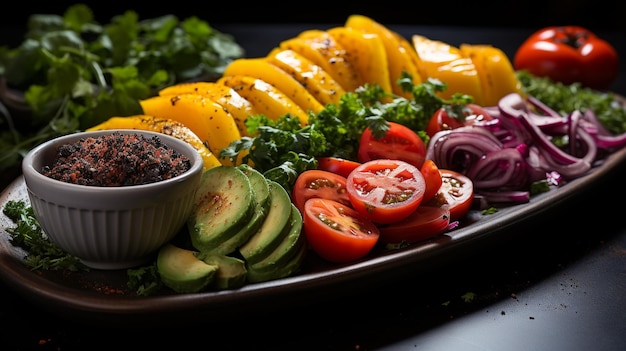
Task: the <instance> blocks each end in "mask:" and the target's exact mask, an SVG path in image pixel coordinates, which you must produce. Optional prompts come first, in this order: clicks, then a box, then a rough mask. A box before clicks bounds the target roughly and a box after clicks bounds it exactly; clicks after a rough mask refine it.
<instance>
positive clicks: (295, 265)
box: [248, 244, 308, 283]
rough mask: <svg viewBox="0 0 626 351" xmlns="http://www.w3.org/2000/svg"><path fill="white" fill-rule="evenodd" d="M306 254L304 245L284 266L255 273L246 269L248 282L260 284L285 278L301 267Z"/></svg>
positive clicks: (253, 270) (306, 247)
mask: <svg viewBox="0 0 626 351" xmlns="http://www.w3.org/2000/svg"><path fill="white" fill-rule="evenodd" d="M307 252H308V246H307V245H306V244H305V245H301V246H300V247H299V249H298V251H297V252H296V255H295V256H293V257H292V258H291V259H290V260H289V261H288V262H287V263H285V264H284V265H281V266H277V267H275V268H276V269H270V270H267V271H257V270H255V269H254V268H253V267H248V282H249V283H260V282H265V281H268V280H275V279H280V278H285V277H288V276H290V275H292V274H294V273H296V272H298V271H299V270H300V267H301V266H302V262H304V258H305V257H306V254H307Z"/></svg>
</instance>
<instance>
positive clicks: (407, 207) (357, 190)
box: [346, 159, 426, 223]
mask: <svg viewBox="0 0 626 351" xmlns="http://www.w3.org/2000/svg"><path fill="white" fill-rule="evenodd" d="M346 189H347V190H348V196H349V198H350V202H351V203H352V207H353V208H354V209H355V210H357V211H358V212H360V213H361V214H363V215H364V216H366V217H368V218H369V219H370V220H372V222H374V223H393V222H397V221H400V220H402V219H404V218H406V217H408V216H409V215H410V214H411V213H412V212H413V211H415V210H416V209H417V207H418V206H419V205H420V203H421V202H422V199H423V198H424V191H425V190H426V182H425V181H424V176H423V175H422V173H421V172H420V170H419V168H417V167H415V166H413V165H412V164H410V163H407V162H404V161H401V160H391V159H380V160H372V161H368V162H365V163H363V164H362V165H360V166H359V167H357V168H356V169H355V170H354V171H352V173H350V175H349V176H348V179H347V183H346Z"/></svg>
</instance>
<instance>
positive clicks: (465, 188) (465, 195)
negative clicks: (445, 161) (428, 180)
mask: <svg viewBox="0 0 626 351" xmlns="http://www.w3.org/2000/svg"><path fill="white" fill-rule="evenodd" d="M439 172H440V173H441V179H442V181H443V182H442V184H441V188H440V189H439V192H438V193H437V195H436V196H435V197H434V198H432V199H431V200H430V201H429V202H428V205H432V206H441V205H443V204H448V205H449V206H450V219H451V220H458V219H461V218H462V217H463V216H465V214H467V212H469V210H470V208H472V202H473V201H474V183H472V180H471V179H469V178H468V177H467V176H465V175H463V174H461V173H459V172H455V171H452V170H449V169H439Z"/></svg>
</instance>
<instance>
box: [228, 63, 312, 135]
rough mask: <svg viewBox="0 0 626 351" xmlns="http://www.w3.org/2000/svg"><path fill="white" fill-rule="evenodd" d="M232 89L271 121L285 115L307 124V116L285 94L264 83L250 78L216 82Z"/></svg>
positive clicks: (244, 77) (230, 78) (238, 77)
mask: <svg viewBox="0 0 626 351" xmlns="http://www.w3.org/2000/svg"><path fill="white" fill-rule="evenodd" d="M217 83H218V84H224V85H226V86H228V87H230V88H232V89H234V90H235V91H236V92H237V93H239V95H241V96H243V97H244V98H245V99H246V100H248V101H250V103H252V105H253V106H254V109H255V110H257V111H259V113H262V114H264V115H265V116H266V117H269V118H271V119H274V120H276V119H278V118H279V117H282V116H284V115H286V114H290V115H291V116H293V117H298V118H299V119H300V122H301V123H303V124H306V123H308V121H309V115H308V113H307V112H306V111H304V110H303V109H302V108H301V107H300V106H298V105H297V104H296V103H295V102H294V101H293V100H291V99H290V98H289V97H288V96H287V95H285V93H283V92H282V91H280V90H278V89H276V87H274V86H273V85H271V84H269V83H267V82H266V81H264V80H262V79H258V78H254V77H251V76H242V75H236V76H223V77H222V78H220V79H218V80H217Z"/></svg>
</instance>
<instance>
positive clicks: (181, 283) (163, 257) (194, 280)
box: [157, 244, 219, 293]
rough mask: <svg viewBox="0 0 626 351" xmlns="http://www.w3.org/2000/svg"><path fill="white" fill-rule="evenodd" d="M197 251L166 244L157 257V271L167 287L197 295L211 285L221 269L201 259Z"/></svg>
mask: <svg viewBox="0 0 626 351" xmlns="http://www.w3.org/2000/svg"><path fill="white" fill-rule="evenodd" d="M197 254H198V253H197V252H196V251H192V250H187V249H183V248H180V247H177V246H174V245H172V244H165V245H163V246H162V247H161V248H160V249H159V253H158V255H157V271H158V273H159V275H160V277H161V281H162V282H163V284H165V286H167V287H169V288H170V289H172V290H174V291H175V292H178V293H195V292H199V291H201V290H203V289H205V288H206V287H207V286H209V285H210V284H211V282H212V281H213V278H214V276H215V274H216V273H217V271H218V269H219V267H218V266H217V265H216V264H208V263H206V262H204V261H203V260H201V259H199V258H198V257H197V256H196V255H197Z"/></svg>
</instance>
